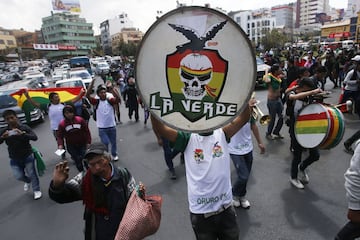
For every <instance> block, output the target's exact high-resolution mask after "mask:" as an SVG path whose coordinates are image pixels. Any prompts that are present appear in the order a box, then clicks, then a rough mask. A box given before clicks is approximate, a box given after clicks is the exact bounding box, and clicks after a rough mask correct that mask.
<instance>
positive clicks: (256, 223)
mask: <svg viewBox="0 0 360 240" xmlns="http://www.w3.org/2000/svg"><path fill="white" fill-rule="evenodd" d="M326 88H327V89H328V90H331V91H332V93H331V94H330V98H328V99H326V101H327V102H328V103H333V104H336V103H337V100H338V96H339V93H340V89H334V90H333V89H331V88H332V86H331V84H330V83H329V84H328V85H326ZM256 92H257V94H256V97H257V98H258V99H259V100H260V108H261V109H262V110H263V112H265V113H266V112H267V108H266V90H263V89H259V90H257V91H256ZM126 111H127V109H126V108H125V107H124V106H123V105H122V107H121V114H122V115H121V120H122V122H123V124H120V125H117V130H118V136H117V139H118V142H117V143H118V146H117V147H118V151H119V157H120V160H119V161H118V162H117V163H116V165H121V166H124V167H127V168H128V169H129V170H130V172H131V173H132V174H133V175H134V176H135V178H136V180H137V181H141V182H143V183H144V184H145V186H146V188H147V192H148V194H160V195H161V196H162V197H163V206H162V221H161V226H160V228H159V230H158V232H157V233H156V234H154V235H152V236H150V237H148V238H146V239H153V240H155V239H159V240H165V239H173V240H182V239H195V236H194V234H193V231H192V228H191V224H190V218H189V211H188V203H187V189H186V179H185V169H184V165H182V164H181V163H180V157H179V156H177V157H176V158H175V159H174V164H175V168H176V173H177V176H178V178H177V179H176V180H171V179H169V172H168V170H167V168H166V165H165V161H164V157H163V152H162V148H161V147H160V146H158V144H157V141H156V138H155V135H154V134H153V131H152V129H151V125H150V124H149V123H148V125H146V126H144V123H143V111H142V109H140V116H141V118H140V121H139V122H137V123H136V122H134V121H130V120H129V118H128V116H127V112H126ZM344 117H345V124H346V131H345V134H344V139H346V138H347V137H349V136H350V135H351V134H352V133H353V132H354V131H356V130H358V129H359V127H358V126H359V120H358V118H357V116H354V115H351V114H345V115H344ZM90 128H91V133H92V137H93V141H98V140H99V138H98V133H97V130H96V127H95V124H94V122H93V121H91V122H90ZM33 129H34V131H35V132H36V134H37V135H38V137H39V140H38V141H36V142H34V143H33V145H34V146H36V147H38V148H39V149H40V150H41V151H42V153H43V155H44V158H45V162H46V165H47V171H46V173H45V175H44V176H42V177H41V178H40V182H41V188H42V191H43V194H44V195H43V198H41V199H40V200H37V201H35V200H33V198H32V197H33V196H32V194H31V192H28V193H24V192H23V184H22V183H20V182H18V181H16V180H15V179H14V177H13V176H12V173H11V169H10V166H9V160H8V157H7V148H6V145H5V144H2V145H0V152H1V156H2V157H1V160H2V161H0V233H1V234H0V236H1V239H4V240H8V239H34V240H35V239H36V240H57V239H59V240H60V239H61V240H63V239H83V226H84V222H83V220H82V213H83V206H82V203H81V202H75V203H70V204H57V203H55V202H53V201H52V200H50V199H49V197H48V194H47V187H48V184H49V182H50V179H51V176H52V169H53V167H54V166H55V164H56V163H57V162H58V161H59V158H58V157H57V156H56V155H55V154H54V151H55V150H56V144H55V141H54V139H53V137H52V135H51V134H50V128H49V122H48V121H45V123H42V124H39V125H35V126H33ZM259 129H260V133H261V136H262V137H263V140H264V143H265V145H266V153H265V154H264V155H261V154H259V149H257V148H256V147H255V149H254V164H253V168H252V172H251V176H250V179H249V183H248V188H247V190H248V192H247V195H246V196H247V198H248V199H249V201H250V203H251V208H250V209H249V210H244V209H240V208H239V209H236V212H237V219H238V224H239V228H240V239H244V240H262V239H269V240H322V239H334V236H335V234H336V233H337V231H338V230H339V229H340V228H341V227H342V226H343V225H344V224H345V223H346V221H347V219H346V212H347V204H346V199H345V190H344V177H343V174H344V172H345V171H346V169H347V168H348V166H349V160H350V158H351V156H350V155H349V154H347V153H345V152H344V150H343V145H342V142H341V143H340V144H339V145H338V146H336V147H335V148H333V149H331V150H321V157H320V160H319V161H318V162H316V163H314V164H313V165H311V166H310V168H309V176H310V183H309V184H308V185H306V187H305V189H304V190H298V189H295V188H293V187H292V186H291V185H290V183H289V175H290V164H291V159H292V154H291V152H290V151H289V136H288V134H287V130H288V128H287V127H286V126H285V125H284V127H283V129H282V131H281V133H282V134H283V135H284V136H285V138H284V139H282V140H267V139H265V137H264V136H265V131H266V126H260V125H259ZM306 154H307V153H304V156H306ZM75 174H76V168H75V166H74V165H71V170H70V175H75ZM235 177H236V174H235V172H234V168H233V167H232V178H233V180H234V178H235Z"/></svg>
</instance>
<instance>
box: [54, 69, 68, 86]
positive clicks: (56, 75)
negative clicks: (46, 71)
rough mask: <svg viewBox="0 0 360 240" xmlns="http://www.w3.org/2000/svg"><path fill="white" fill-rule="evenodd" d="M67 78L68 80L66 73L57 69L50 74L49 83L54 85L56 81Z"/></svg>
mask: <svg viewBox="0 0 360 240" xmlns="http://www.w3.org/2000/svg"><path fill="white" fill-rule="evenodd" d="M67 78H68V71H67V70H59V69H58V70H55V71H54V72H53V73H52V76H51V81H52V82H54V83H55V82H56V81H59V80H63V79H67Z"/></svg>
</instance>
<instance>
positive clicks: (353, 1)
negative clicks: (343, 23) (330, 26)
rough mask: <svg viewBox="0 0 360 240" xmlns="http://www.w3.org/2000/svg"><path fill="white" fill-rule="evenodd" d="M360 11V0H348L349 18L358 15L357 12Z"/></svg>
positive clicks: (347, 14)
mask: <svg viewBox="0 0 360 240" xmlns="http://www.w3.org/2000/svg"><path fill="white" fill-rule="evenodd" d="M359 11H360V0H348V4H347V9H346V14H345V16H346V17H347V18H351V17H357V13H358V12H359Z"/></svg>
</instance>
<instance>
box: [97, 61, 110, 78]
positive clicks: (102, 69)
mask: <svg viewBox="0 0 360 240" xmlns="http://www.w3.org/2000/svg"><path fill="white" fill-rule="evenodd" d="M95 72H96V74H97V75H101V74H108V73H109V72H110V66H109V64H108V63H107V62H99V63H97V64H96V69H95Z"/></svg>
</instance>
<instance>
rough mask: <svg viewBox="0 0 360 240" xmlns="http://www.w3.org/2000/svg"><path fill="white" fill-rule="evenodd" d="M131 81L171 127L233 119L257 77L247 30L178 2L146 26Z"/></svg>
mask: <svg viewBox="0 0 360 240" xmlns="http://www.w3.org/2000/svg"><path fill="white" fill-rule="evenodd" d="M135 70H136V84H137V87H138V90H139V92H140V95H141V97H142V99H143V101H144V103H145V104H146V105H147V106H148V108H149V109H150V111H151V112H152V114H154V115H155V117H157V118H159V119H160V120H162V121H164V122H165V123H166V124H168V125H170V126H171V127H174V128H175V129H179V130H183V131H190V132H207V131H209V130H213V129H216V128H219V127H222V126H223V125H225V124H226V123H228V122H230V121H231V120H232V119H233V118H235V117H236V116H237V115H238V114H239V113H240V112H241V111H242V110H243V108H244V107H245V106H246V105H247V102H248V100H249V98H250V95H251V92H252V91H253V88H254V85H255V80H256V63H255V55H254V52H253V49H252V47H251V43H250V41H249V40H248V38H247V36H246V34H245V33H244V32H243V31H242V30H241V28H240V27H239V25H238V24H237V23H235V22H234V21H233V20H232V19H231V18H229V17H228V16H226V15H224V14H223V13H221V12H219V11H216V10H214V9H210V8H204V7H181V8H177V9H175V10H173V11H171V12H169V13H167V14H165V15H163V16H162V17H161V18H159V19H158V20H157V21H156V22H155V23H154V24H153V25H152V26H151V27H150V29H149V30H148V31H147V33H146V34H145V36H144V39H143V41H142V43H141V45H140V48H139V51H138V55H137V58H136V69H135Z"/></svg>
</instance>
